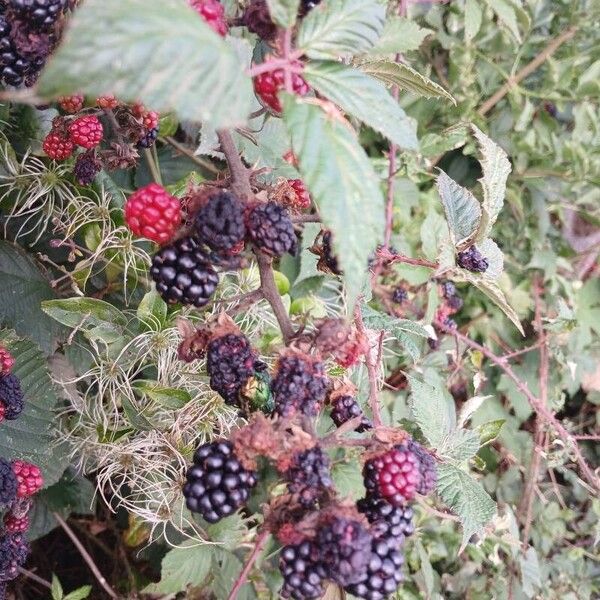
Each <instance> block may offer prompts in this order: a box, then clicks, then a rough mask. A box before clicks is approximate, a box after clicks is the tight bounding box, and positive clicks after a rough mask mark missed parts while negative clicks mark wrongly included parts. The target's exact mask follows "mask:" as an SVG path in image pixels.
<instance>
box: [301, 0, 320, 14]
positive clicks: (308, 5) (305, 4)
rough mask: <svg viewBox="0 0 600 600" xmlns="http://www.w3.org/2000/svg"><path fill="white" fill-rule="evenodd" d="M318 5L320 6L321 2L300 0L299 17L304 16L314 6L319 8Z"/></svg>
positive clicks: (317, 0) (318, 0)
mask: <svg viewBox="0 0 600 600" xmlns="http://www.w3.org/2000/svg"><path fill="white" fill-rule="evenodd" d="M319 4H321V0H300V11H299V12H300V16H301V17H303V16H305V15H306V14H307V13H309V12H310V11H311V10H312V9H313V8H315V6H319Z"/></svg>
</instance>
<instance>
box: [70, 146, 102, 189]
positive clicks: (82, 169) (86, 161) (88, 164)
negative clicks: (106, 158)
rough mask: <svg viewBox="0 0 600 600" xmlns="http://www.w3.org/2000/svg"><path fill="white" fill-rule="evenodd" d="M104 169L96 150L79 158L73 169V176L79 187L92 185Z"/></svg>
mask: <svg viewBox="0 0 600 600" xmlns="http://www.w3.org/2000/svg"><path fill="white" fill-rule="evenodd" d="M100 169H102V164H101V163H100V161H99V160H98V158H97V157H96V152H95V151H94V150H89V151H88V152H84V153H83V154H80V155H79V156H78V157H77V160H76V161H75V166H74V167H73V175H74V177H75V179H76V181H77V183H78V184H79V185H90V184H92V183H93V182H94V179H96V175H98V173H99V172H100Z"/></svg>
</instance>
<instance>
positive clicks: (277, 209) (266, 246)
mask: <svg viewBox="0 0 600 600" xmlns="http://www.w3.org/2000/svg"><path fill="white" fill-rule="evenodd" d="M247 227H248V233H249V235H250V239H251V240H252V242H253V243H254V245H255V246H256V247H257V248H258V249H259V250H262V251H263V252H266V253H267V254H270V255H271V256H276V257H280V256H283V255H284V254H285V253H286V252H288V253H289V254H292V255H294V254H295V253H296V245H297V240H296V232H295V231H294V224H293V223H292V220H291V219H290V215H289V213H288V211H287V210H286V209H285V208H283V207H282V206H279V204H277V203H276V202H267V203H266V204H259V205H258V206H256V207H255V208H254V209H253V210H252V211H251V212H250V214H249V215H248V224H247Z"/></svg>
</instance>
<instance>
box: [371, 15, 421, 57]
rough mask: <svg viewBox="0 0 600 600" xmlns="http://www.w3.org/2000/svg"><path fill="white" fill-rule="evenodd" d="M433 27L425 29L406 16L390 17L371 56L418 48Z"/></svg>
mask: <svg viewBox="0 0 600 600" xmlns="http://www.w3.org/2000/svg"><path fill="white" fill-rule="evenodd" d="M432 33H433V31H432V30H431V29H425V28H423V27H420V26H419V25H417V23H415V21H411V20H410V19H407V18H405V17H388V18H387V20H386V22H385V25H384V27H383V32H382V34H381V37H380V38H379V40H377V43H376V44H375V46H373V48H371V50H369V53H368V54H369V56H375V55H383V54H397V53H403V52H409V51H410V50H417V48H419V46H420V45H421V44H422V43H423V40H424V39H425V38H426V37H427V36H428V35H431V34H432Z"/></svg>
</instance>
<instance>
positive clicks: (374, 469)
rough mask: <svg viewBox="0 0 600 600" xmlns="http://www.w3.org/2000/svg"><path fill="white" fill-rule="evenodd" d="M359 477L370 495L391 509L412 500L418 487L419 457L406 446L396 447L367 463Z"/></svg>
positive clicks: (419, 474) (419, 473)
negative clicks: (388, 504)
mask: <svg viewBox="0 0 600 600" xmlns="http://www.w3.org/2000/svg"><path fill="white" fill-rule="evenodd" d="M363 477H364V483H365V487H366V488H367V493H368V494H369V495H370V496H374V497H376V498H383V499H385V500H387V502H389V503H390V504H392V505H393V506H404V505H406V504H407V503H409V502H412V500H414V498H415V495H416V493H417V490H418V489H419V487H420V485H421V471H420V462H419V457H418V456H417V455H416V454H415V453H414V452H413V451H412V450H411V449H410V448H409V446H408V445H407V444H405V443H403V444H398V445H396V446H394V447H393V448H392V449H391V450H389V451H387V452H385V453H384V454H380V455H378V456H375V457H374V458H371V459H370V460H368V461H367V462H366V463H365V466H364V468H363Z"/></svg>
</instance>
